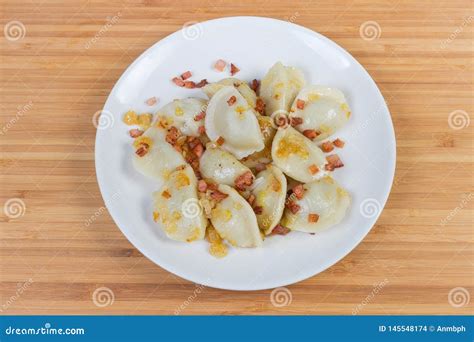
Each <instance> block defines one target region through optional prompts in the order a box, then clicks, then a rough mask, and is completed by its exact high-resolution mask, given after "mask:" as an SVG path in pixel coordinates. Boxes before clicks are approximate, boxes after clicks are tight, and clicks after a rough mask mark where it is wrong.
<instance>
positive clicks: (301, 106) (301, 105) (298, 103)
mask: <svg viewBox="0 0 474 342" xmlns="http://www.w3.org/2000/svg"><path fill="white" fill-rule="evenodd" d="M304 105H305V102H304V101H303V100H300V99H297V100H296V108H298V109H304Z"/></svg>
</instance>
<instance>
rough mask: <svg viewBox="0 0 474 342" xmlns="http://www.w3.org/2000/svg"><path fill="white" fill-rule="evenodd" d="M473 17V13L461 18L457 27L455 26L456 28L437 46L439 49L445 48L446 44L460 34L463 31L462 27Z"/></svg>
mask: <svg viewBox="0 0 474 342" xmlns="http://www.w3.org/2000/svg"><path fill="white" fill-rule="evenodd" d="M473 19H474V16H473V15H470V16H469V17H467V18H464V19H463V20H462V23H461V25H459V26H458V27H456V29H455V30H454V31H453V32H452V33H451V34H450V35H449V37H448V38H446V39H445V40H444V41H443V42H442V43H441V44H440V45H439V47H440V48H441V49H446V46H448V45H449V44H451V43H452V42H453V41H454V40H455V39H456V38H457V36H458V35H459V34H461V33H462V32H463V31H464V28H465V27H466V26H467V25H469V24H470V23H471V22H472V20H473Z"/></svg>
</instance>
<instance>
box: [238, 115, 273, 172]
mask: <svg viewBox="0 0 474 342" xmlns="http://www.w3.org/2000/svg"><path fill="white" fill-rule="evenodd" d="M257 120H258V124H259V125H260V131H261V132H262V135H263V143H264V145H265V148H264V149H263V150H261V151H259V152H254V153H252V154H251V155H249V156H247V157H245V158H244V159H242V160H241V162H242V163H243V164H244V165H245V166H247V167H256V166H257V165H258V164H268V163H270V162H271V161H272V141H273V138H274V137H275V134H276V129H275V128H274V127H273V125H272V118H270V117H269V116H263V115H257Z"/></svg>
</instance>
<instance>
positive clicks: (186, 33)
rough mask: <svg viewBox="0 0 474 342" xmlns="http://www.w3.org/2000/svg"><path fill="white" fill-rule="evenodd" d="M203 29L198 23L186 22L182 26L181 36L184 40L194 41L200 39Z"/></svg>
mask: <svg viewBox="0 0 474 342" xmlns="http://www.w3.org/2000/svg"><path fill="white" fill-rule="evenodd" d="M203 33H204V29H203V27H202V24H201V23H200V22H198V21H188V22H186V23H184V24H183V27H182V28H181V34H182V35H183V37H184V39H186V40H196V39H199V38H200V37H202V35H203Z"/></svg>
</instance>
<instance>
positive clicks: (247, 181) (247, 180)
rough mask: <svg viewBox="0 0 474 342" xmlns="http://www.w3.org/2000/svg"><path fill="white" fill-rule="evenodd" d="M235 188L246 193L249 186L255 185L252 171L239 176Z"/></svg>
mask: <svg viewBox="0 0 474 342" xmlns="http://www.w3.org/2000/svg"><path fill="white" fill-rule="evenodd" d="M234 184H235V188H236V189H237V190H240V191H244V190H245V189H246V188H247V187H248V186H250V185H252V184H253V174H252V172H250V171H246V172H244V173H242V174H241V175H240V176H238V177H237V178H236V179H235V181H234Z"/></svg>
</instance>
